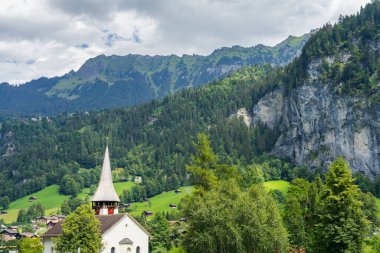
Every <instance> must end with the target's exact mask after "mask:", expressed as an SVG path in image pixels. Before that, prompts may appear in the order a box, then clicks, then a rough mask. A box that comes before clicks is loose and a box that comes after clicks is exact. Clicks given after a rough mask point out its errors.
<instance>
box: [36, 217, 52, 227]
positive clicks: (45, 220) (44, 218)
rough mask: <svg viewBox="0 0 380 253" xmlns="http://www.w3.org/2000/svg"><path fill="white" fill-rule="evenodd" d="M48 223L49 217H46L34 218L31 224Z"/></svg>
mask: <svg viewBox="0 0 380 253" xmlns="http://www.w3.org/2000/svg"><path fill="white" fill-rule="evenodd" d="M49 221H50V219H49V217H47V216H39V217H36V218H34V220H33V222H34V223H37V224H40V225H41V224H47V223H48V222H49Z"/></svg>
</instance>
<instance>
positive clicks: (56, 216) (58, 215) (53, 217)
mask: <svg viewBox="0 0 380 253" xmlns="http://www.w3.org/2000/svg"><path fill="white" fill-rule="evenodd" d="M51 218H52V220H58V221H61V220H64V219H66V216H65V215H62V214H56V215H53V216H51Z"/></svg>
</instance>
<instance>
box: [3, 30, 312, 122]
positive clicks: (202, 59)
mask: <svg viewBox="0 0 380 253" xmlns="http://www.w3.org/2000/svg"><path fill="white" fill-rule="evenodd" d="M309 37H310V35H309V34H306V35H304V36H301V37H294V36H289V37H288V38H287V39H286V40H285V41H283V42H281V43H280V44H278V45H276V46H274V47H268V46H264V45H257V46H255V47H250V48H244V47H239V46H234V47H231V48H227V47H226V48H221V49H217V50H215V51H214V52H213V53H212V54H210V55H208V56H199V55H192V56H190V55H183V56H182V57H179V56H176V55H170V56H143V55H127V56H115V55H113V56H108V57H107V56H104V55H100V56H97V57H95V58H92V59H89V60H87V61H86V62H85V63H84V64H83V66H82V67H81V68H80V69H79V70H78V71H77V72H74V71H71V72H70V73H68V74H66V75H64V76H62V77H56V78H51V79H47V78H41V79H38V80H35V81H32V82H30V83H27V84H25V85H21V86H19V87H12V86H10V85H8V84H2V85H0V94H1V95H0V96H1V97H0V98H1V99H0V113H3V114H12V113H17V114H32V113H35V114H47V115H49V114H50V115H51V114H56V113H59V112H66V111H69V112H74V111H79V110H93V109H95V110H96V109H104V108H111V107H122V106H131V105H137V104H141V103H145V102H148V101H150V100H152V99H155V98H162V97H164V96H166V95H168V94H171V93H174V92H176V91H178V90H180V89H183V88H189V87H197V86H201V85H204V84H206V83H208V82H210V81H214V80H219V79H221V78H223V77H225V76H226V75H228V74H229V73H231V72H232V71H236V70H238V69H240V68H241V67H244V66H249V65H254V64H260V65H261V64H271V65H284V64H286V63H288V62H290V61H291V60H292V59H293V58H294V57H295V56H296V55H297V54H299V52H300V49H301V48H302V47H303V45H304V44H305V42H306V41H307V39H308V38H309Z"/></svg>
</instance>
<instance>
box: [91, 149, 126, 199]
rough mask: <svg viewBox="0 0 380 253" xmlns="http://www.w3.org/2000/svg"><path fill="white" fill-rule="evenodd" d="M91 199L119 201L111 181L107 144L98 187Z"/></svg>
mask: <svg viewBox="0 0 380 253" xmlns="http://www.w3.org/2000/svg"><path fill="white" fill-rule="evenodd" d="M91 201H114V202H120V199H119V197H118V196H117V194H116V191H115V188H114V186H113V183H112V173H111V162H110V156H109V153H108V146H107V147H106V151H105V153H104V160H103V167H102V175H101V176H100V181H99V184H98V187H97V188H96V191H95V194H94V196H93V197H92V200H91Z"/></svg>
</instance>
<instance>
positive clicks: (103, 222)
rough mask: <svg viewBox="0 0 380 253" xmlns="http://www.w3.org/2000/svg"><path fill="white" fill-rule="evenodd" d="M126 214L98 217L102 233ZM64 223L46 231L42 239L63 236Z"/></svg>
mask: <svg viewBox="0 0 380 253" xmlns="http://www.w3.org/2000/svg"><path fill="white" fill-rule="evenodd" d="M123 217H124V214H113V215H97V216H96V218H97V219H98V220H99V221H100V233H101V234H104V233H105V232H106V231H107V230H108V229H110V228H111V227H112V226H113V225H115V224H116V223H117V222H119V221H120V220H121V218H123ZM63 222H64V221H60V222H58V223H57V224H56V225H55V226H54V227H52V228H51V229H49V230H48V231H46V232H45V233H44V234H43V235H41V237H43V238H44V237H45V238H47V237H57V236H60V235H61V234H62V224H63Z"/></svg>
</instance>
